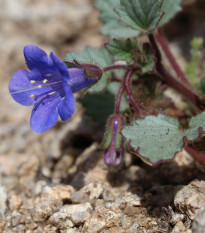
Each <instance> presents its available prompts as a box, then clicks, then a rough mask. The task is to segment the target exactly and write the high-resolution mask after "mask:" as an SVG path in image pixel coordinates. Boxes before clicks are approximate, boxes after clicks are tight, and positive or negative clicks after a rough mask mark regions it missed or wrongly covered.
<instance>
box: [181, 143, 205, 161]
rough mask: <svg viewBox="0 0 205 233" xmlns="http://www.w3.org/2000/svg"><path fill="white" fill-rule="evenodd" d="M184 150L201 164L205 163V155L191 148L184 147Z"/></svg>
mask: <svg viewBox="0 0 205 233" xmlns="http://www.w3.org/2000/svg"><path fill="white" fill-rule="evenodd" d="M184 150H185V151H186V152H188V153H189V154H190V155H191V156H192V157H193V158H195V159H196V160H198V161H199V162H201V163H205V154H203V153H200V152H198V151H196V150H194V149H193V148H191V147H189V146H184Z"/></svg>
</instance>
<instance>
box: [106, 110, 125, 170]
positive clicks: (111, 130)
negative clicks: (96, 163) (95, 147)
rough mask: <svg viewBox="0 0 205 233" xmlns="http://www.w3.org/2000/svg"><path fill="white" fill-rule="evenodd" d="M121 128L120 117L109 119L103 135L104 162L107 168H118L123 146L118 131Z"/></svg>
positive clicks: (121, 121)
mask: <svg viewBox="0 0 205 233" xmlns="http://www.w3.org/2000/svg"><path fill="white" fill-rule="evenodd" d="M122 127H123V118H122V116H121V115H118V114H117V115H113V116H111V117H110V119H109V121H108V125H107V131H106V132H107V133H106V135H105V137H106V138H105V146H106V147H107V149H106V150H105V154H104V161H105V163H106V164H107V165H108V166H118V165H119V164H121V162H122V158H123V153H124V145H123V138H122V135H121V134H120V131H121V129H122Z"/></svg>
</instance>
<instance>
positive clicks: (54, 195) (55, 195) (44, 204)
mask: <svg viewBox="0 0 205 233" xmlns="http://www.w3.org/2000/svg"><path fill="white" fill-rule="evenodd" d="M74 191H75V190H74V188H73V187H72V186H69V185H58V186H56V187H50V186H45V187H44V188H43V190H42V195H41V198H40V200H38V199H37V201H36V203H35V206H34V210H33V213H32V215H33V218H34V219H35V221H40V222H42V221H44V220H45V219H47V218H48V217H49V216H51V215H52V214H53V213H54V212H56V211H59V210H60V208H61V207H62V206H63V203H64V202H69V201H70V200H71V195H72V193H73V192H74Z"/></svg>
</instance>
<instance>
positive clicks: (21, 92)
mask: <svg viewBox="0 0 205 233" xmlns="http://www.w3.org/2000/svg"><path fill="white" fill-rule="evenodd" d="M31 76H32V73H30V72H28V71H27V70H24V69H22V70H19V71H17V72H16V73H15V74H14V75H13V77H12V78H11V80H10V82H9V92H10V94H11V96H12V97H13V99H14V100H15V101H16V102H18V103H19V104H22V105H24V106H31V105H33V104H34V102H35V100H37V96H42V95H44V93H48V92H52V90H53V89H52V88H51V87H49V86H46V87H45V86H44V87H42V88H38V86H39V84H35V83H34V84H31V83H30V80H31V79H32V78H31ZM32 77H33V76H32ZM34 80H35V79H34ZM31 96H33V98H32V97H31Z"/></svg>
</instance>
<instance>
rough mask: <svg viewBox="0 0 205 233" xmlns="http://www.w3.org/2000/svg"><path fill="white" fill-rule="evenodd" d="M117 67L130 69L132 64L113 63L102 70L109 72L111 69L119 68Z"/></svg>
mask: <svg viewBox="0 0 205 233" xmlns="http://www.w3.org/2000/svg"><path fill="white" fill-rule="evenodd" d="M117 69H123V70H128V69H130V66H128V65H111V66H107V67H104V68H103V69H102V70H103V72H107V71H110V70H117Z"/></svg>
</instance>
